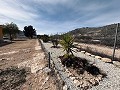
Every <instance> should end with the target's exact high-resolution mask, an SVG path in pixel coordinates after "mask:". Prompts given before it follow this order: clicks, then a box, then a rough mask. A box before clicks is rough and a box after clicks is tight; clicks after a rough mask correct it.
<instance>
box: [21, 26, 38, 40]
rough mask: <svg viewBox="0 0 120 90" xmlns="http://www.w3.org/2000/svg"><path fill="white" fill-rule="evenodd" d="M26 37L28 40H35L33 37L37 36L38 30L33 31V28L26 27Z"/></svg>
mask: <svg viewBox="0 0 120 90" xmlns="http://www.w3.org/2000/svg"><path fill="white" fill-rule="evenodd" d="M23 32H24V35H25V36H26V37H28V38H33V36H36V30H35V29H33V26H31V25H30V26H25V27H24V30H23Z"/></svg>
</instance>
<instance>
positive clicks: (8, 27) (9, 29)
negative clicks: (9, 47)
mask: <svg viewBox="0 0 120 90" xmlns="http://www.w3.org/2000/svg"><path fill="white" fill-rule="evenodd" d="M17 33H19V28H18V26H17V25H16V24H15V23H13V22H11V23H6V24H5V25H3V34H9V36H10V40H11V41H12V40H13V38H14V37H15V36H16V34H17Z"/></svg>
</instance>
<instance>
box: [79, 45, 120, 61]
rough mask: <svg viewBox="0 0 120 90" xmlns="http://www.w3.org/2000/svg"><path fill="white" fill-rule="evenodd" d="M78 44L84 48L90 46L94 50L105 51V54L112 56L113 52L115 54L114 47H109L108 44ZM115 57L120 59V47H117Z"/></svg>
mask: <svg viewBox="0 0 120 90" xmlns="http://www.w3.org/2000/svg"><path fill="white" fill-rule="evenodd" d="M78 45H79V46H80V47H82V48H83V49H86V48H87V47H89V49H90V50H92V51H94V52H99V53H103V54H105V55H108V56H112V54H113V48H110V47H107V46H102V45H94V44H85V43H78ZM115 57H116V58H119V60H120V49H116V51H115Z"/></svg>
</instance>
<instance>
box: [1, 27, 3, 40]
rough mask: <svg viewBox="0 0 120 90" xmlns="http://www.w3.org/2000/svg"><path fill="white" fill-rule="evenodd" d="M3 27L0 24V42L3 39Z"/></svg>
mask: <svg viewBox="0 0 120 90" xmlns="http://www.w3.org/2000/svg"><path fill="white" fill-rule="evenodd" d="M2 30H3V28H2V25H0V42H1V41H3V31H2Z"/></svg>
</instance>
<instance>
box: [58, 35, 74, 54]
mask: <svg viewBox="0 0 120 90" xmlns="http://www.w3.org/2000/svg"><path fill="white" fill-rule="evenodd" d="M73 40H74V38H73V37H72V36H71V35H69V34H66V35H63V38H62V40H61V41H60V44H61V45H62V46H63V49H64V51H66V55H67V56H70V55H71V54H72V55H73V50H72V48H74V45H73Z"/></svg>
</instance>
